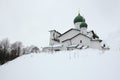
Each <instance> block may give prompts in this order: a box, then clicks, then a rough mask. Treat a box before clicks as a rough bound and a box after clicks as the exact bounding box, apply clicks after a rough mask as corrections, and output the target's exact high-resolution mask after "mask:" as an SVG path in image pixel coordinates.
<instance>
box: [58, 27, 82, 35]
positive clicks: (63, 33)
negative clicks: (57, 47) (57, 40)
mask: <svg viewBox="0 0 120 80" xmlns="http://www.w3.org/2000/svg"><path fill="white" fill-rule="evenodd" d="M72 30H76V31H80V30H78V29H74V28H71V29H69V30H68V31H66V32H64V33H63V34H61V35H60V36H58V37H62V36H63V35H65V34H66V33H68V32H70V31H72Z"/></svg>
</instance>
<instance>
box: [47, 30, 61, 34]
mask: <svg viewBox="0 0 120 80" xmlns="http://www.w3.org/2000/svg"><path fill="white" fill-rule="evenodd" d="M52 31H55V32H56V33H58V34H60V35H61V33H60V32H58V31H56V30H50V31H49V32H52Z"/></svg>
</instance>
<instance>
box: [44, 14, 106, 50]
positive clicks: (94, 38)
mask: <svg viewBox="0 0 120 80" xmlns="http://www.w3.org/2000/svg"><path fill="white" fill-rule="evenodd" d="M73 23H74V28H71V29H69V30H67V31H66V32H64V33H60V32H58V31H57V30H50V41H49V46H48V47H44V48H43V51H45V52H48V51H62V50H74V49H87V48H93V49H102V48H103V47H105V44H104V45H103V44H102V40H101V39H99V36H98V35H97V34H96V33H95V32H94V31H93V30H91V31H88V30H87V28H88V25H87V23H86V21H85V18H84V17H83V16H81V15H80V13H79V14H78V15H77V16H76V17H75V19H74V21H73Z"/></svg>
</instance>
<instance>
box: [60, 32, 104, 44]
mask: <svg viewBox="0 0 120 80" xmlns="http://www.w3.org/2000/svg"><path fill="white" fill-rule="evenodd" d="M79 35H83V36H85V37H87V38H89V39H90V40H91V41H99V42H101V41H102V40H100V39H97V40H96V39H92V38H90V37H89V36H86V35H84V34H82V33H78V34H77V35H75V36H74V37H72V38H70V39H66V40H64V41H62V42H66V41H68V40H72V39H73V38H75V37H77V36H79Z"/></svg>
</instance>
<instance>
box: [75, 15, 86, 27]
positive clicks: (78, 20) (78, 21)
mask: <svg viewBox="0 0 120 80" xmlns="http://www.w3.org/2000/svg"><path fill="white" fill-rule="evenodd" d="M82 22H85V19H84V18H83V17H82V16H81V15H80V13H79V14H78V16H76V17H75V19H74V24H75V28H76V29H80V27H79V26H80V24H81V23H82Z"/></svg>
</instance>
